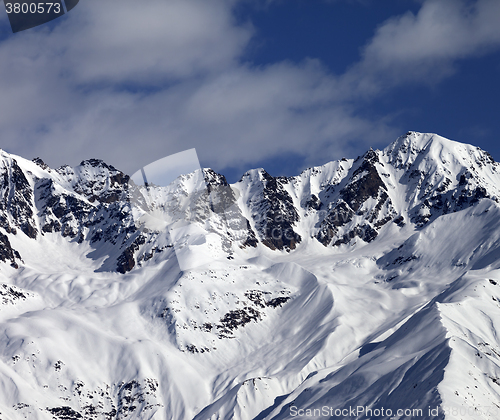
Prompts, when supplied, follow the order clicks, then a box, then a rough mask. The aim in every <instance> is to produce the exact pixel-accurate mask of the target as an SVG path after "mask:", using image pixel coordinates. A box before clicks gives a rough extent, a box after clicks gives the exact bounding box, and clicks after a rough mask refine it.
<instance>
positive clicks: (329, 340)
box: [0, 132, 500, 420]
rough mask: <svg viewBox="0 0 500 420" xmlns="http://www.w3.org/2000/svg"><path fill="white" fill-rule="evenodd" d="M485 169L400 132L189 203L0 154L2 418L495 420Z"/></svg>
mask: <svg viewBox="0 0 500 420" xmlns="http://www.w3.org/2000/svg"><path fill="white" fill-rule="evenodd" d="M499 169H500V167H499V165H498V164H497V163H495V162H494V161H493V159H492V158H491V157H490V156H489V155H488V154H487V153H486V152H484V151H482V150H480V149H478V148H476V147H474V146H471V145H466V144H462V143H457V142H453V141H450V140H447V139H444V138H442V137H440V136H437V135H435V134H420V133H415V132H410V133H407V134H406V135H405V136H402V137H400V138H399V139H397V140H396V141H395V142H394V143H392V144H390V145H389V146H388V147H387V148H385V149H384V150H382V151H379V150H369V151H368V152H367V153H366V154H365V155H363V156H361V157H359V158H358V159H356V160H347V159H343V160H341V161H336V162H330V163H328V164H326V165H324V166H321V167H315V168H310V169H307V170H305V171H304V172H303V173H301V174H300V175H298V176H296V177H291V178H285V177H277V178H275V177H272V176H271V175H269V174H268V173H267V172H266V171H265V170H263V169H256V170H252V171H249V172H247V173H246V174H244V175H243V177H242V178H241V180H240V181H239V182H237V183H235V184H234V185H231V188H229V185H227V182H226V181H225V178H224V177H223V176H222V175H218V174H216V173H215V172H213V171H211V170H204V176H205V182H206V186H207V188H206V194H207V195H206V196H204V195H203V193H202V194H200V193H199V191H200V190H199V189H198V188H194V187H193V185H194V184H193V182H194V181H193V180H194V179H195V177H194V176H193V175H192V174H187V175H182V176H180V177H179V178H177V179H176V180H175V181H174V182H173V183H172V184H170V185H169V186H165V187H152V188H150V189H149V190H148V191H146V190H145V188H143V187H140V186H136V185H135V184H133V183H132V182H130V179H129V178H128V177H127V176H126V175H124V174H122V173H121V172H120V171H118V170H116V169H115V168H113V167H111V166H108V165H106V164H105V163H104V162H102V161H98V160H89V161H84V162H82V164H81V165H79V166H78V167H76V168H69V167H62V168H59V169H57V170H53V169H50V168H48V167H47V166H46V165H45V164H44V163H43V161H41V160H40V159H37V160H35V161H33V162H31V161H27V160H25V159H22V158H20V157H16V156H12V155H9V154H7V153H5V152H2V154H1V158H0V177H1V178H0V179H1V181H0V245H1V253H0V261H2V262H0V357H1V362H0V413H1V414H0V419H9V420H16V419H24V418H27V419H61V420H62V419H160V420H162V419H175V420H183V419H186V420H188V419H196V420H202V419H203V420H205V419H211V420H212V419H213V420H215V419H248V420H250V419H254V420H257V419H259V420H264V419H290V418H346V419H347V418H359V419H369V418H385V419H389V418H393V419H396V418H397V419H399V418H401V419H403V418H425V419H456V418H461V419H495V418H498V416H499V415H500V340H499V338H498V337H497V333H496V331H497V324H498V323H499V322H500V206H499V201H498V197H499V196H500V195H499V188H500V173H499ZM221 196H223V198H224V200H222V202H226V201H225V200H228V201H227V202H229V204H228V205H224V206H223V208H216V207H215V205H214V204H213V203H215V202H219V203H220V202H221V201H220V200H219V201H217V200H215V199H217V198H220V197H221ZM155 220H156V222H155ZM179 226H181V228H179ZM186 264H188V265H186ZM369 409H371V410H372V412H370V411H369ZM352 410H355V414H353V411H352ZM373 410H377V411H375V413H374V412H373ZM398 410H400V411H398Z"/></svg>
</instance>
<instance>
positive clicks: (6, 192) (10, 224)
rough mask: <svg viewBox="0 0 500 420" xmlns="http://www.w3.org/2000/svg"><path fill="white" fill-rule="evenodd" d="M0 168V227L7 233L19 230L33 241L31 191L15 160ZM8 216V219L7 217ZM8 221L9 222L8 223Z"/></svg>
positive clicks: (35, 231)
mask: <svg viewBox="0 0 500 420" xmlns="http://www.w3.org/2000/svg"><path fill="white" fill-rule="evenodd" d="M2 163H3V167H0V177H1V178H0V193H1V197H0V227H3V228H4V229H5V231H6V232H8V233H15V232H16V228H19V229H20V230H21V231H22V232H23V233H24V234H25V235H27V236H28V237H30V238H32V239H35V238H36V237H37V235H38V231H37V228H36V223H35V221H34V218H33V216H34V213H33V190H32V188H31V185H30V184H29V182H28V180H27V179H26V176H25V174H24V172H23V171H22V170H21V168H20V167H19V166H18V164H17V162H16V160H15V159H12V160H11V161H10V165H9V164H8V163H7V162H5V161H4V162H2ZM8 214H10V216H11V217H10V218H9V217H8V216H7V215H8ZM9 219H10V221H9Z"/></svg>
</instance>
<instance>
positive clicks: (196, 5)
mask: <svg viewBox="0 0 500 420" xmlns="http://www.w3.org/2000/svg"><path fill="white" fill-rule="evenodd" d="M117 4H118V3H117V2H113V1H96V0H86V1H85V2H80V4H79V6H78V7H77V8H75V9H74V10H73V11H72V12H71V13H70V14H68V15H67V17H66V18H65V19H64V20H62V19H61V21H60V22H58V21H56V22H57V23H56V24H55V26H54V27H53V29H52V30H49V29H48V28H46V27H43V28H39V29H34V30H30V31H26V32H21V33H18V34H16V35H14V36H9V37H7V38H6V39H4V40H2V41H0V91H1V92H2V99H1V101H0V110H1V112H0V147H2V148H3V149H5V150H7V151H9V152H12V153H16V154H20V155H22V156H25V157H34V156H41V157H42V158H43V159H44V160H45V161H46V162H47V163H49V164H50V165H51V166H58V165H61V164H63V163H69V164H71V165H74V164H78V163H79V161H80V160H81V159H83V158H90V157H98V158H102V159H104V160H106V161H107V162H109V163H111V164H113V165H115V166H117V167H118V168H120V169H122V170H124V171H125V172H128V173H133V172H135V171H136V170H137V169H138V168H140V167H142V166H144V165H146V164H148V163H149V162H151V161H154V160H157V159H158V158H160V157H163V156H166V155H169V154H173V153H176V152H179V151H182V150H186V149H189V148H192V147H195V148H196V149H197V151H198V155H199V157H200V160H201V162H202V164H203V165H205V166H212V167H215V168H216V169H218V170H223V169H224V168H225V167H237V168H242V169H243V168H248V167H249V165H253V164H255V163H256V162H259V161H261V160H265V159H271V158H273V157H276V158H279V157H280V156H283V155H286V154H293V155H297V156H301V157H302V158H303V159H304V161H305V163H318V162H324V161H326V160H330V159H333V158H339V157H341V156H342V155H344V154H345V155H351V153H350V152H351V151H352V149H353V148H355V147H357V146H359V145H360V144H361V145H362V147H363V148H364V147H365V146H366V145H368V144H370V145H374V144H384V143H387V142H388V141H390V140H392V138H393V137H395V136H396V135H397V134H401V133H399V132H398V130H397V129H395V128H394V127H392V126H391V123H390V119H375V118H371V119H370V118H369V117H363V116H362V115H361V113H360V111H359V110H360V108H361V107H362V106H363V105H364V104H365V103H366V101H374V100H376V99H377V98H378V97H379V95H381V94H382V93H383V91H384V89H392V88H394V87H396V86H399V85H401V84H404V83H429V81H432V82H434V83H436V82H438V81H439V80H441V79H442V78H444V77H446V76H448V75H450V74H452V72H453V71H454V68H455V66H456V64H457V62H458V61H459V60H462V59H465V58H469V57H474V56H477V55H479V54H486V53H488V52H490V51H493V50H495V49H498V47H499V45H500V27H499V26H498V21H499V18H500V2H497V1H495V0H478V1H474V2H470V1H469V2H466V1H460V0H456V1H451V0H427V1H423V2H422V6H421V8H420V10H419V12H418V13H417V14H416V15H414V14H412V13H407V14H405V15H402V16H397V17H394V18H393V19H390V20H389V21H387V22H384V23H383V24H382V25H381V26H380V27H379V28H378V29H377V30H376V32H375V34H374V36H373V38H372V39H371V40H369V41H368V42H367V44H366V45H365V47H364V48H363V49H362V51H361V53H360V59H359V61H358V63H354V64H353V66H352V67H351V68H350V69H349V70H347V72H346V73H344V74H340V75H337V74H333V73H331V72H330V71H329V70H328V69H327V68H325V67H324V66H323V65H322V64H321V63H320V62H319V61H317V60H314V59H306V60H304V61H303V62H302V63H299V64H297V63H292V62H276V63H272V64H270V65H266V66H257V65H255V64H253V63H251V62H247V61H245V52H246V48H247V47H248V45H249V42H250V41H251V40H252V39H253V37H254V36H255V29H254V28H253V26H252V24H251V23H248V22H247V23H243V24H241V23H238V22H237V21H236V19H235V18H234V13H233V12H234V7H235V5H236V4H237V0H211V1H210V2H207V1H206V0H148V1H147V2H138V1H136V0H120V2H119V7H117ZM356 145H357V146H356Z"/></svg>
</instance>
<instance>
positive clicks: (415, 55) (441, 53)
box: [354, 0, 500, 84]
mask: <svg viewBox="0 0 500 420" xmlns="http://www.w3.org/2000/svg"><path fill="white" fill-rule="evenodd" d="M499 22H500V1H498V0H477V1H465V0H427V1H425V2H423V4H422V7H421V8H420V10H419V12H418V13H417V14H416V15H414V14H413V13H411V12H407V13H406V14H404V15H402V16H399V17H396V18H393V19H390V20H389V21H387V22H385V23H384V24H383V25H381V26H380V27H379V28H378V30H377V31H376V33H375V36H374V37H373V39H372V40H371V41H370V42H369V43H368V44H367V45H366V47H365V48H364V51H363V59H362V61H361V62H360V63H359V64H358V66H357V68H356V71H355V72H354V73H356V72H358V73H361V74H362V75H364V76H365V77H366V78H369V79H370V78H371V79H372V82H374V79H376V80H377V81H379V80H381V79H382V80H384V81H385V82H386V83H389V84H397V83H402V82H408V81H418V82H425V81H433V82H435V81H436V80H439V79H440V78H442V77H444V76H446V75H449V74H450V73H451V72H452V71H453V70H454V67H453V66H454V64H455V63H456V62H457V60H460V59H464V58H468V57H471V56H476V55H480V54H484V53H486V52H489V51H491V50H492V49H496V48H498V47H499V46H500V25H499ZM355 77H357V78H359V77H360V74H356V75H355Z"/></svg>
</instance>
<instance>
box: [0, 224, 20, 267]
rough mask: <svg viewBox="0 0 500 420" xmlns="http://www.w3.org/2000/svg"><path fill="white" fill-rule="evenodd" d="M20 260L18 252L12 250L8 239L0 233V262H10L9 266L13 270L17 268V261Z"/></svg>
mask: <svg viewBox="0 0 500 420" xmlns="http://www.w3.org/2000/svg"><path fill="white" fill-rule="evenodd" d="M19 260H21V256H20V255H19V252H17V251H16V250H15V249H12V247H11V245H10V242H9V238H8V237H7V235H4V234H3V233H1V232H0V261H2V262H10V265H11V266H12V267H14V268H18V267H19V266H18V264H17V261H19Z"/></svg>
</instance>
